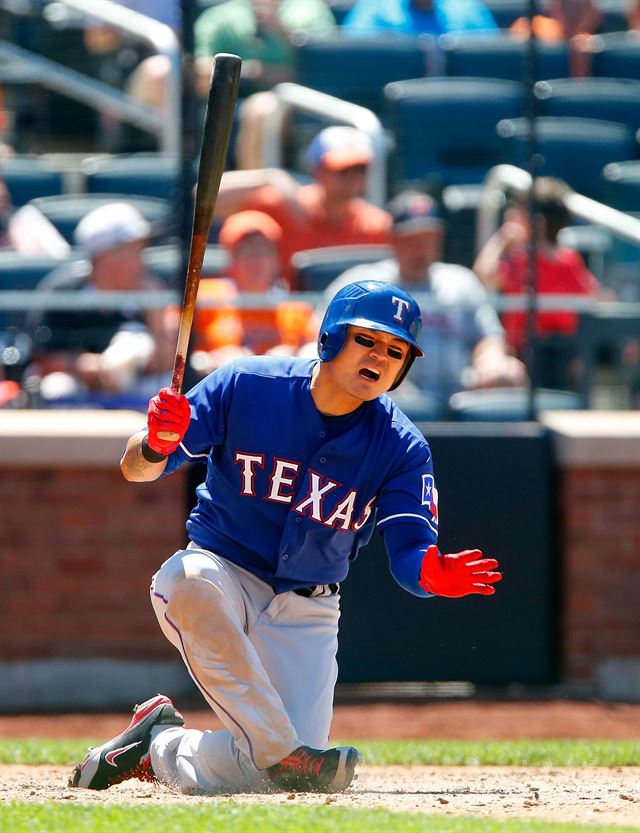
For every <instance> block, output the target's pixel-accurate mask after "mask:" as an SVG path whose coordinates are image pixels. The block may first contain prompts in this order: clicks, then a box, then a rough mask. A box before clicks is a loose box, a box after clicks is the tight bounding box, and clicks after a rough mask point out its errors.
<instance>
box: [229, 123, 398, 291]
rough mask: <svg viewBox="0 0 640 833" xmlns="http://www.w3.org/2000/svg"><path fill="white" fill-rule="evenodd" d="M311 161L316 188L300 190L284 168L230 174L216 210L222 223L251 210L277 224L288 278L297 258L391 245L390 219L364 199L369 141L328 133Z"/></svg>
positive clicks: (335, 129) (347, 132)
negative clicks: (331, 249)
mask: <svg viewBox="0 0 640 833" xmlns="http://www.w3.org/2000/svg"><path fill="white" fill-rule="evenodd" d="M307 156H308V161H309V164H310V167H311V173H312V175H313V177H314V179H315V182H313V183H311V184H308V185H301V184H300V183H299V182H298V181H296V180H295V179H294V178H293V177H292V176H291V175H290V174H288V173H287V172H286V171H283V170H281V169H279V168H262V169H259V170H253V171H231V172H228V173H225V174H224V176H223V177H222V182H221V185H220V192H219V195H218V200H217V204H216V215H217V216H218V217H219V218H221V219H224V218H226V217H228V216H229V215H230V214H233V213H235V212H236V211H241V210H247V209H249V210H255V211H263V212H264V213H266V214H268V215H269V216H271V217H272V218H273V219H274V220H275V221H276V222H277V223H278V225H279V226H280V227H281V228H282V239H281V243H280V253H281V256H282V260H283V263H284V264H285V268H286V276H287V277H288V278H291V277H292V274H291V268H290V258H291V255H292V254H294V252H299V251H302V250H304V249H315V248H320V247H323V246H343V245H344V246H347V245H356V244H367V243H375V244H380V243H382V244H387V243H389V240H390V237H389V229H390V226H391V218H390V217H389V215H388V214H387V212H386V211H383V210H382V209H381V208H377V207H376V206H374V205H371V204H370V203H368V202H367V201H366V200H364V199H363V198H362V194H363V193H364V191H365V184H366V177H367V173H368V168H369V164H370V163H371V161H372V160H373V157H374V150H373V147H372V145H371V142H370V140H369V137H368V136H367V135H366V134H365V133H362V132H361V131H360V130H356V129H355V128H353V127H344V126H332V127H327V128H325V129H324V130H321V131H320V133H318V135H317V136H316V137H315V138H314V139H313V141H312V142H311V144H310V146H309V149H308V152H307ZM292 288H294V289H295V287H292Z"/></svg>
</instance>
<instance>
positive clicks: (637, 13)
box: [625, 0, 640, 31]
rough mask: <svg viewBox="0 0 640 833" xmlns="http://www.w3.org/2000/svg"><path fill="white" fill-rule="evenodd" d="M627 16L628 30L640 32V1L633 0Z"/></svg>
mask: <svg viewBox="0 0 640 833" xmlns="http://www.w3.org/2000/svg"><path fill="white" fill-rule="evenodd" d="M625 14H626V18H627V27H628V29H629V30H630V31H640V0H631V2H630V3H629V5H628V6H627V9H626V12H625Z"/></svg>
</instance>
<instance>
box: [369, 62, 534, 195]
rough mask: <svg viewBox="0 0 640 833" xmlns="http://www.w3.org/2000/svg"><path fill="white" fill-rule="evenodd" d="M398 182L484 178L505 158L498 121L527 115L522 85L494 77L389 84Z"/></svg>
mask: <svg viewBox="0 0 640 833" xmlns="http://www.w3.org/2000/svg"><path fill="white" fill-rule="evenodd" d="M385 97H386V99H387V107H388V112H389V126H390V128H391V129H392V130H393V135H394V139H395V149H394V151H393V152H392V155H391V160H390V169H391V172H392V178H393V180H394V181H396V182H403V183H411V182H413V183H415V182H417V181H425V180H427V179H432V180H435V181H437V182H438V183H440V184H442V185H449V184H458V183H469V184H478V183H480V182H482V180H483V179H484V176H485V175H486V173H487V171H488V170H489V169H490V168H492V167H493V166H494V165H496V164H497V163H498V162H500V161H501V159H500V141H499V139H498V136H497V135H496V124H497V123H498V122H499V121H500V120H502V119H512V118H517V117H518V116H520V115H522V113H523V108H524V95H523V90H522V87H521V85H520V84H518V83H516V82H515V81H505V80H500V79H494V78H425V79H421V80H418V79H414V80H409V81H397V82H395V83H393V84H388V85H387V86H386V87H385Z"/></svg>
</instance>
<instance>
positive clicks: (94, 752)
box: [69, 694, 184, 790]
mask: <svg viewBox="0 0 640 833" xmlns="http://www.w3.org/2000/svg"><path fill="white" fill-rule="evenodd" d="M161 725H162V726H165V725H166V726H184V720H183V718H182V715H181V714H180V712H178V711H176V709H175V708H174V705H173V703H172V702H171V700H170V699H169V698H168V697H166V696H165V695H164V694H158V695H157V696H156V697H152V698H151V699H150V700H147V701H146V702H145V703H142V705H140V706H136V707H135V709H134V710H133V717H132V718H131V723H130V724H129V725H128V726H127V728H126V729H125V730H124V732H122V734H120V735H118V737H117V738H113V740H109V741H107V742H106V743H103V744H102V746H96V747H94V748H93V749H90V750H89V754H88V755H87V757H86V758H85V759H84V761H83V762H82V763H81V764H78V766H76V768H75V769H74V770H73V773H72V774H71V778H70V779H69V786H70V787H83V788H84V789H87V790H106V789H107V788H108V787H112V786H113V785H114V784H119V783H120V782H121V781H127V780H128V779H129V778H138V779H139V780H140V781H155V776H154V774H153V770H152V768H151V755H150V754H149V747H150V746H151V730H152V729H153V728H154V726H161Z"/></svg>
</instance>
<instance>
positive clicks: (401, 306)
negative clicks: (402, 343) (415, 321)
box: [391, 295, 411, 321]
mask: <svg viewBox="0 0 640 833" xmlns="http://www.w3.org/2000/svg"><path fill="white" fill-rule="evenodd" d="M391 303H392V304H397V305H398V311H397V312H396V314H395V315H394V316H393V317H394V318H395V320H396V321H402V317H403V315H404V312H405V310H407V309H410V308H411V304H410V303H409V301H405V299H404V298H398V296H397V295H394V296H393V298H392V299H391Z"/></svg>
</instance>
